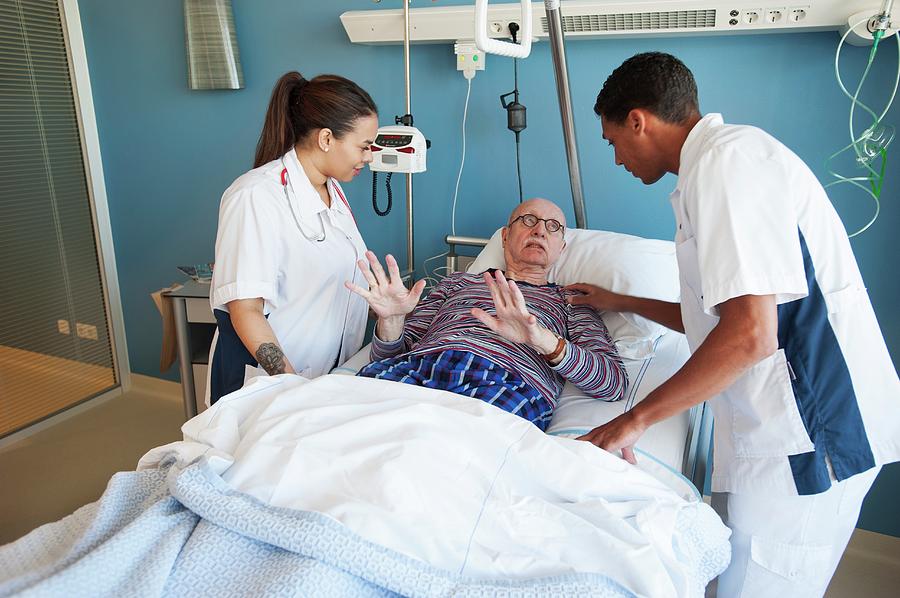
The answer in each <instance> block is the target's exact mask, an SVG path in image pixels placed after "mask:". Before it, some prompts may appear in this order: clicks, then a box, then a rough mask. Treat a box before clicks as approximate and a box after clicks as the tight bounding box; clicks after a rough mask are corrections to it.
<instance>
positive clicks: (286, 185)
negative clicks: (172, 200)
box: [210, 150, 368, 377]
mask: <svg viewBox="0 0 900 598" xmlns="http://www.w3.org/2000/svg"><path fill="white" fill-rule="evenodd" d="M327 187H328V193H329V195H330V198H331V206H330V207H328V206H326V205H325V204H324V202H323V201H322V199H321V197H320V196H319V194H318V193H317V192H316V190H315V189H314V188H313V186H312V183H310V181H309V178H308V177H307V176H306V173H305V172H304V171H303V167H302V166H301V164H300V161H299V160H298V159H297V155H296V154H295V152H294V151H293V150H291V151H289V152H287V153H286V154H285V155H284V156H283V157H281V158H279V159H278V160H273V161H272V162H269V163H268V164H264V165H263V166H261V167H259V168H255V169H253V170H251V171H249V172H247V173H246V174H244V175H242V176H241V177H239V178H238V179H237V180H236V181H235V182H234V183H233V184H232V185H231V186H230V187H229V188H228V189H227V190H226V191H225V194H224V195H223V196H222V202H221V206H220V209H219V228H218V233H217V235H216V262H215V267H214V269H213V277H212V285H211V289H210V305H211V306H212V308H213V309H214V310H222V311H224V312H227V311H228V307H227V304H228V302H230V301H234V300H236V299H253V298H262V299H263V300H264V301H265V306H264V308H263V313H264V314H265V315H266V316H267V317H268V321H269V324H270V325H271V327H272V330H273V331H274V332H275V336H276V338H277V339H278V342H279V344H280V345H281V347H282V348H283V350H284V353H285V356H286V357H287V358H288V360H290V363H291V364H292V365H293V367H294V369H295V370H296V372H297V373H298V374H301V375H303V376H306V377H316V376H320V375H322V374H326V373H328V372H329V371H330V370H331V369H332V368H333V367H334V366H335V365H337V364H339V363H342V362H343V361H345V360H346V359H347V358H348V357H349V356H351V355H353V354H355V353H356V352H357V351H358V350H359V349H360V347H361V345H362V341H363V336H364V334H365V326H366V318H367V314H368V307H367V305H366V302H365V300H364V299H362V298H361V297H359V296H358V295H356V294H354V293H351V292H350V291H348V290H347V289H346V288H345V287H344V282H345V281H352V282H355V284H357V285H360V286H362V287H366V282H365V280H364V279H363V277H362V275H361V274H359V272H358V269H357V266H356V261H357V260H358V259H362V258H363V256H364V254H365V252H366V246H365V243H364V242H363V240H362V237H361V236H360V234H359V230H358V229H357V227H356V222H355V221H354V219H353V215H352V213H351V211H350V206H349V204H348V203H347V200H346V198H345V196H344V193H343V190H342V189H341V187H340V185H339V184H338V182H337V181H335V180H334V179H329V180H328V182H327ZM286 191H287V193H286ZM288 201H290V202H291V205H289V204H288ZM298 225H299V226H298ZM220 329H221V325H220ZM220 332H221V330H220ZM218 342H222V339H221V334H220V339H219V341H218ZM259 373H263V374H264V372H263V371H262V369H261V368H259Z"/></svg>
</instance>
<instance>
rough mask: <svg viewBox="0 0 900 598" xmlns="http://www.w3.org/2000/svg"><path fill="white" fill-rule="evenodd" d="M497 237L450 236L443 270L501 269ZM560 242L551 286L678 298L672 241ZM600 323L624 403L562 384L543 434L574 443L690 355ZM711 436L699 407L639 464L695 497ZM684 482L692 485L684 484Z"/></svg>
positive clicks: (591, 236)
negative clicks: (612, 345) (591, 286)
mask: <svg viewBox="0 0 900 598" xmlns="http://www.w3.org/2000/svg"><path fill="white" fill-rule="evenodd" d="M499 235H500V231H497V232H496V233H494V235H493V236H492V237H491V239H483V238H477V237H464V236H449V235H448V236H447V237H446V243H447V258H446V268H447V271H448V272H458V271H463V270H465V271H468V272H475V273H477V272H482V271H484V270H485V269H487V268H491V267H501V268H502V267H503V258H502V249H501V247H500V246H499V241H500V238H499ZM566 243H567V245H566V250H565V251H564V252H563V255H562V256H561V258H560V262H559V263H558V264H557V266H556V267H555V268H554V270H553V271H552V272H551V279H552V280H554V281H555V282H559V284H570V283H574V282H590V283H595V284H598V285H601V286H605V287H606V288H609V289H611V290H614V291H617V292H623V293H633V294H636V295H639V296H643V297H649V298H653V299H663V300H669V301H677V300H678V296H679V285H678V272H677V262H676V260H675V248H674V244H673V243H671V242H668V241H659V240H653V239H643V238H640V237H635V236H631V235H624V234H619V233H613V232H606V231H593V230H581V229H574V230H572V229H570V230H567V231H566ZM463 248H467V249H468V253H467V249H463ZM472 249H475V250H478V254H477V255H476V256H473V255H471V251H472ZM603 317H604V321H605V322H606V323H607V327H608V328H609V330H610V333H611V335H612V336H613V340H614V341H615V342H616V344H617V346H618V347H619V349H620V355H621V356H622V359H623V362H624V364H625V369H626V371H627V373H628V387H627V389H626V393H625V397H624V399H623V400H621V401H615V402H604V401H598V400H596V399H592V398H590V397H587V396H586V395H585V394H584V393H582V392H581V391H580V390H578V388H576V387H575V386H574V385H573V384H571V383H566V385H565V386H564V388H563V391H562V394H561V396H560V398H559V402H558V407H557V409H556V411H555V412H554V415H553V419H552V420H551V422H550V426H549V428H548V429H547V433H548V434H552V435H560V436H569V437H576V436H580V435H581V434H584V433H586V432H588V431H590V430H591V429H593V428H595V427H597V426H599V425H601V424H604V423H606V422H608V421H610V420H612V419H614V418H615V417H617V416H619V415H621V414H622V413H624V412H625V411H627V410H629V409H631V408H632V407H634V406H635V405H636V404H637V403H639V402H640V401H642V400H643V399H644V398H645V397H646V396H647V395H648V394H649V393H650V392H652V391H653V390H654V389H655V388H656V387H657V386H659V385H660V384H662V383H663V382H665V381H666V380H667V379H669V378H670V377H671V376H672V375H673V374H674V373H675V372H677V371H678V370H679V369H680V368H681V366H682V365H683V364H684V362H685V361H687V359H688V357H689V356H690V351H689V349H688V346H687V339H686V338H685V336H684V335H683V334H680V333H677V332H674V331H671V330H667V329H664V328H663V327H661V326H658V325H655V324H652V323H650V322H648V321H646V320H643V319H642V318H640V317H635V316H628V315H621V314H604V316H603ZM367 363H369V346H368V345H367V346H365V347H363V348H362V349H361V350H360V351H359V352H358V353H357V354H356V355H354V356H353V357H351V358H350V359H349V360H347V362H346V363H344V364H342V365H341V366H339V367H337V368H335V370H334V372H333V373H341V374H355V373H356V372H357V371H358V370H359V369H360V368H362V367H363V366H364V365H366V364H367ZM711 437H712V416H711V414H710V413H709V412H708V411H707V410H706V407H705V404H701V405H698V406H696V407H694V408H692V409H691V410H690V411H688V412H685V413H682V414H680V415H677V416H675V417H672V418H670V419H668V420H665V421H663V422H660V423H658V424H656V425H654V426H653V427H651V428H650V429H649V430H648V431H647V432H646V433H645V434H644V436H643V437H642V438H641V440H640V441H639V443H638V444H637V447H636V448H637V452H638V458H639V460H640V459H645V460H650V461H652V462H654V463H655V464H656V466H657V469H659V468H660V467H661V468H662V469H664V470H665V471H656V472H655V474H656V475H657V476H659V475H662V476H664V478H665V479H667V480H668V483H669V485H670V486H672V487H673V488H676V489H678V490H679V491H680V492H684V491H685V490H686V489H687V488H690V490H688V491H689V492H693V493H696V494H697V495H698V496H699V493H701V492H702V491H703V488H704V483H705V480H706V472H707V466H708V455H709V449H710V442H711ZM679 474H680V475H679ZM682 476H683V477H682ZM684 479H686V480H689V481H690V483H691V485H686V484H684V483H682V482H683V481H684Z"/></svg>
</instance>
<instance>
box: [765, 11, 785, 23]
mask: <svg viewBox="0 0 900 598" xmlns="http://www.w3.org/2000/svg"><path fill="white" fill-rule="evenodd" d="M785 12H787V11H786V9H784V8H767V9H766V23H769V24H770V25H774V24H775V23H780V22H782V21H783V20H784V13H785Z"/></svg>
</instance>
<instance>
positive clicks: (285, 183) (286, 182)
mask: <svg viewBox="0 0 900 598" xmlns="http://www.w3.org/2000/svg"><path fill="white" fill-rule="evenodd" d="M289 186H290V187H291V192H293V190H294V187H293V185H291V183H290V179H289V178H288V170H287V166H285V164H284V158H282V159H281V188H282V189H283V190H284V199H285V200H286V201H287V203H288V208H290V210H291V216H293V218H294V224H295V225H297V230H299V231H300V234H301V235H303V236H304V237H305V238H306V240H307V241H315V242H317V243H321V242H322V241H324V240H325V221H324V220H323V218H322V214H323V213H324V210H322V211H320V212H319V224H320V225H321V226H322V233H321V234H320V235H313V236H309V235H308V234H306V231H305V230H304V229H303V225H302V224H300V219H299V218H297V213H296V212H295V211H294V203H293V202H292V201H291V196H290V193H289V192H288V187H289ZM335 191H336V192H337V194H338V195H339V196H340V198H341V201H343V202H344V205H345V206H347V209H348V210H349V209H350V204H349V203H348V202H347V198H346V197H344V194H343V193H341V191H340V189H338V188H336V187H335ZM350 217H351V218H352V217H353V212H352V211H351V212H350ZM335 226H337V225H335ZM337 228H338V229H340V227H339V226H338V227H337ZM342 232H343V233H344V235H345V236H346V237H347V240H348V241H349V242H350V245H352V246H353V252H354V253H355V254H356V260H359V248H357V246H356V243H355V242H354V241H353V238H352V237H351V236H350V235H348V234H347V233H346V231H342ZM356 260H354V265H353V266H354V267H353V274H352V281H351V282H352V283H353V284H356V275H357V269H356V263H355V261H356ZM352 298H353V295H352V294H349V295H348V298H347V306H346V308H345V309H344V325H343V328H342V330H346V328H347V319H348V318H349V316H350V302H351V301H352ZM343 342H344V337H343V334H341V347H342V348H340V349H338V361H340V357H341V355H340V353H341V351H343ZM335 365H337V364H335Z"/></svg>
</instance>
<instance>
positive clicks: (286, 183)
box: [281, 158, 325, 243]
mask: <svg viewBox="0 0 900 598" xmlns="http://www.w3.org/2000/svg"><path fill="white" fill-rule="evenodd" d="M281 167H282V168H281V189H282V190H283V191H284V199H285V201H287V204H288V208H289V209H290V210H291V216H292V217H293V218H294V224H295V225H296V226H297V230H298V231H300V234H301V235H303V236H304V237H305V238H306V240H307V241H316V242H318V243H321V242H322V241H324V240H325V222H324V221H323V220H322V212H319V213H318V216H319V225H320V226H321V227H322V232H321V233H320V234H313V235H312V236H310V235H308V234H307V232H306V230H304V228H303V225H302V224H300V219H299V218H298V217H297V212H295V211H294V202H292V201H291V195H290V193H289V192H288V187H290V188H291V191H293V190H294V186H293V185H291V183H290V179H288V170H287V166H285V165H284V159H283V158H282V160H281Z"/></svg>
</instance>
